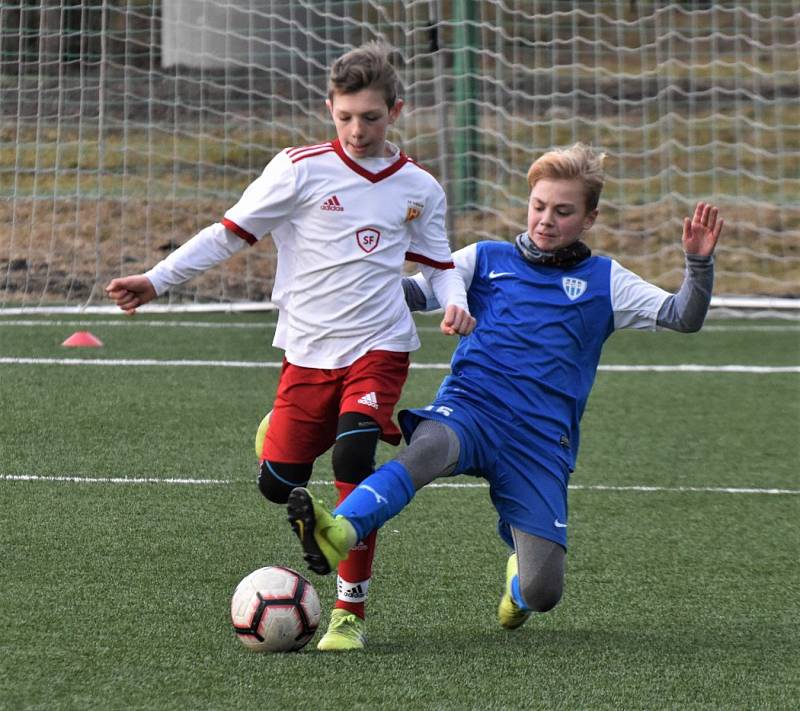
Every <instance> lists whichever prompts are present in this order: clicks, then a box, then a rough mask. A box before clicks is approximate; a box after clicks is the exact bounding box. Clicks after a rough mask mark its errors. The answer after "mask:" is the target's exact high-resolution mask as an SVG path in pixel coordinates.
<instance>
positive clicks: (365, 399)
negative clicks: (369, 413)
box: [358, 393, 379, 410]
mask: <svg viewBox="0 0 800 711" xmlns="http://www.w3.org/2000/svg"><path fill="white" fill-rule="evenodd" d="M358 402H359V404H360V405H366V406H367V407H371V408H373V409H375V410H377V409H378V407H379V405H378V398H377V397H376V396H375V393H367V394H366V395H364V396H362V397H360V398H358Z"/></svg>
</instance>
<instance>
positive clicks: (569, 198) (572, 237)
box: [528, 178, 597, 252]
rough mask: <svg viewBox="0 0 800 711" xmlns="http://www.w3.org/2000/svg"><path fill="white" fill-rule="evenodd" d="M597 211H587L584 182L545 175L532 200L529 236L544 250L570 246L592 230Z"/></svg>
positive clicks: (532, 191)
mask: <svg viewBox="0 0 800 711" xmlns="http://www.w3.org/2000/svg"><path fill="white" fill-rule="evenodd" d="M596 217H597V210H592V211H591V212H588V211H587V210H586V188H585V187H584V185H583V182H582V181H580V180H578V179H574V180H553V179H551V178H542V179H541V180H539V181H537V182H536V183H535V184H534V186H533V189H532V190H531V197H530V201H529V202H528V235H529V236H530V238H531V240H532V241H533V243H534V244H535V245H536V246H537V247H538V248H539V249H541V250H542V251H543V252H552V251H554V250H556V249H561V248H562V247H567V246H569V245H570V244H572V243H573V242H575V241H577V240H578V238H579V237H580V236H581V235H582V234H583V233H584V232H585V231H586V230H588V229H589V228H590V227H591V226H592V225H593V224H594V221H595V218H596Z"/></svg>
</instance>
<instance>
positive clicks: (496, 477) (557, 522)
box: [398, 388, 570, 549]
mask: <svg viewBox="0 0 800 711" xmlns="http://www.w3.org/2000/svg"><path fill="white" fill-rule="evenodd" d="M503 414H504V413H498V414H497V415H496V416H494V417H493V416H491V415H488V414H487V413H486V412H485V407H481V406H480V405H479V404H478V403H476V402H474V401H470V400H469V399H468V398H465V397H463V396H459V395H458V394H453V393H448V392H447V390H446V388H443V389H442V390H440V391H439V394H438V396H437V398H436V400H434V402H433V404H431V405H428V407H425V408H417V409H413V410H402V411H401V412H400V413H399V417H398V419H399V421H400V428H401V429H402V430H403V434H404V435H405V438H406V440H407V441H408V440H409V439H410V438H411V434H412V433H413V432H414V430H415V429H416V428H417V426H418V425H419V423H420V421H421V420H436V421H438V422H442V423H444V424H445V425H447V426H448V427H450V428H451V429H452V430H453V431H454V432H455V433H456V435H457V436H458V439H459V442H460V444H461V451H460V454H459V457H458V464H457V466H456V470H455V471H454V472H453V475H456V474H468V475H473V476H480V477H483V478H484V479H486V480H487V481H488V483H489V495H490V496H491V499H492V503H493V504H494V507H495V509H496V510H497V513H498V515H499V521H498V524H497V530H498V533H499V534H500V536H501V538H502V539H503V540H504V541H505V542H506V543H508V545H509V546H511V547H512V548H513V546H514V543H513V540H512V537H511V530H510V529H511V526H513V527H515V528H518V529H520V530H521V531H524V532H525V533H530V534H531V535H534V536H540V537H542V538H546V539H547V540H550V541H554V542H555V543H558V544H560V545H561V546H563V547H564V548H565V549H566V547H567V485H568V483H569V474H570V467H569V463H568V458H567V457H566V456H565V455H564V454H563V453H562V452H561V451H559V447H560V445H559V443H558V442H554V441H552V439H549V438H548V437H546V436H545V435H543V434H540V433H537V432H536V431H535V430H533V431H532V429H531V428H529V427H526V428H524V429H522V427H521V426H520V424H519V423H513V422H509V420H508V418H507V417H504V416H503Z"/></svg>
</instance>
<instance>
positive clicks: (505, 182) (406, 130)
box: [0, 0, 800, 307]
mask: <svg viewBox="0 0 800 711" xmlns="http://www.w3.org/2000/svg"><path fill="white" fill-rule="evenodd" d="M374 38H378V39H384V40H385V41H387V42H388V43H389V44H391V45H392V46H393V47H394V48H396V60H397V61H396V63H397V65H398V66H399V67H400V69H401V74H402V76H403V79H404V82H405V86H406V92H405V96H406V101H407V106H406V109H405V110H404V114H403V116H402V117H401V120H400V122H399V123H398V125H397V128H396V130H395V131H394V133H393V136H392V138H393V139H394V140H396V141H397V142H398V143H400V144H401V145H402V146H403V148H404V149H405V150H406V152H407V153H409V154H410V155H412V156H414V157H416V158H417V159H418V160H419V161H420V162H422V163H423V164H424V165H426V166H427V167H428V168H429V169H430V170H431V172H433V173H434V175H436V176H437V177H438V178H439V179H440V181H441V182H442V183H443V184H444V185H445V187H446V189H447V193H448V197H449V204H450V210H449V215H448V219H449V224H450V228H451V239H452V243H453V246H454V248H455V247H458V246H461V245H464V244H466V243H469V242H473V241H475V240H477V239H487V238H488V239H510V238H512V237H513V236H514V235H515V234H516V233H517V232H519V231H521V230H522V229H523V228H524V225H525V212H526V197H527V195H526V193H527V185H526V180H525V175H526V172H527V169H528V166H529V165H530V163H531V161H532V160H533V159H534V158H535V157H537V155H539V154H540V153H541V152H542V151H544V150H546V149H548V148H550V147H553V146H560V145H566V144H570V143H572V142H574V141H576V140H581V141H584V142H587V143H591V144H593V145H595V146H597V147H600V148H602V149H603V150H605V151H606V152H607V153H608V155H609V159H608V162H607V168H608V173H609V178H608V181H607V187H606V189H605V191H604V195H603V200H602V203H601V216H600V218H599V221H598V223H597V225H596V226H595V227H594V228H593V230H592V232H591V233H590V239H589V242H590V243H591V245H592V247H593V248H594V249H595V250H596V251H597V252H600V253H608V254H613V255H615V256H617V257H618V258H619V259H620V260H621V261H622V262H623V263H624V264H625V265H626V266H628V267H630V268H631V269H633V270H634V271H637V272H638V273H640V274H642V276H645V277H646V278H649V279H651V280H653V281H655V282H657V283H658V284H660V285H662V286H664V287H665V288H674V287H676V286H677V284H678V283H679V281H680V276H681V272H682V260H681V257H680V247H679V237H680V229H681V220H682V217H683V216H684V215H687V214H691V210H692V208H693V205H694V203H695V201H697V200H700V199H703V200H711V201H713V202H715V203H716V204H717V205H719V207H720V208H721V210H722V213H723V216H724V217H725V219H726V222H727V227H726V231H725V234H724V236H723V242H722V243H721V244H720V247H719V252H718V262H717V263H718V272H717V273H718V278H717V287H716V293H718V294H722V295H726V294H727V295H766V296H788V297H797V296H800V3H799V2H797V0H773V1H770V2H761V1H756V0H753V1H752V2H702V1H700V0H695V1H694V2H652V1H645V0H618V1H612V0H593V1H589V0H587V1H586V2H580V3H566V2H555V1H553V0H549V1H544V0H541V1H540V0H528V1H524V2H513V1H511V0H494V1H492V0H483V1H481V2H471V1H469V0H452V1H449V2H448V1H445V0H430V1H424V0H419V1H417V2H399V1H395V0H292V1H289V0H259V1H257V0H227V1H225V0H70V1H66V2H60V1H56V0H16V1H14V0H4V2H3V3H2V4H0V156H1V157H2V159H1V160H0V307H8V306H31V307H34V306H44V305H87V304H102V303H104V299H103V295H102V290H101V287H102V285H103V284H104V283H105V282H106V281H107V280H108V279H110V278H112V277H113V276H117V275H120V274H129V273H135V272H139V271H143V270H144V269H146V268H147V267H149V266H151V265H152V264H153V263H155V262H156V261H157V260H159V259H160V258H162V257H163V256H164V255H165V254H166V253H168V251H170V250H171V249H173V248H174V247H175V246H176V245H178V244H180V243H182V242H184V241H185V240H186V239H188V238H189V237H190V236H192V235H193V234H194V233H195V232H196V231H197V230H198V229H200V228H201V227H203V226H205V225H206V224H209V223H211V222H214V221H217V220H219V219H220V218H221V216H222V213H223V212H224V210H225V209H226V208H227V207H228V206H230V205H231V204H232V203H233V202H235V201H236V199H237V198H238V196H239V195H240V193H241V191H242V190H243V189H244V188H245V187H246V185H247V184H248V183H249V182H250V181H251V180H252V179H253V178H255V177H256V176H257V175H258V173H260V171H261V170H262V168H263V166H264V165H265V164H266V162H267V161H268V160H269V159H270V158H271V157H272V156H273V155H274V154H275V153H276V152H278V151H279V150H280V149H282V148H284V147H286V146H288V145H303V144H308V143H316V142H319V141H321V140H327V139H329V138H332V137H333V130H332V126H331V125H330V122H329V117H328V116H327V115H326V112H325V108H324V99H325V98H326V92H325V84H326V68H327V66H328V65H329V64H330V62H331V61H332V60H333V59H334V58H336V57H337V56H338V55H340V54H341V53H342V52H344V51H346V50H347V49H349V48H351V47H353V46H357V45H360V44H362V43H363V42H365V41H367V40H370V39H374ZM273 260H274V250H273V249H272V245H271V243H270V241H269V240H266V241H265V242H264V243H262V244H260V245H258V246H256V247H254V248H251V249H248V250H246V251H245V253H244V254H242V255H237V257H236V258H235V259H233V260H231V261H230V262H229V263H227V264H226V265H224V266H222V267H219V268H217V269H216V270H213V271H212V272H210V273H208V274H206V275H204V276H203V277H202V278H199V279H196V280H194V281H192V282H189V283H188V284H186V285H184V286H183V287H181V288H179V289H175V290H173V292H172V293H171V294H170V296H169V300H170V301H171V302H172V303H179V302H180V303H220V302H238V301H255V302H259V301H264V300H268V299H269V295H270V291H271V285H272V275H273V270H274V263H273Z"/></svg>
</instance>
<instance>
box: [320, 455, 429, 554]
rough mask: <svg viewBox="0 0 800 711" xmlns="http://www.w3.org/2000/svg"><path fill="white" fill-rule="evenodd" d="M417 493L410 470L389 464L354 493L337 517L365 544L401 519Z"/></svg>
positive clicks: (342, 506)
mask: <svg viewBox="0 0 800 711" xmlns="http://www.w3.org/2000/svg"><path fill="white" fill-rule="evenodd" d="M415 493H416V491H415V490H414V484H413V483H412V481H411V475H410V474H409V473H408V470H407V469H406V468H405V467H404V466H403V465H402V464H400V463H399V462H387V463H386V464H384V465H383V466H381V467H379V468H378V469H376V470H375V472H374V473H373V474H370V475H369V476H368V477H367V478H366V479H364V481H362V482H361V483H360V484H359V485H358V486H357V487H356V488H355V489H353V491H352V492H351V493H350V495H349V496H348V497H347V498H346V499H345V500H344V501H342V503H340V504H339V505H338V506H337V507H336V508H335V509H334V510H333V514H334V516H338V515H342V516H344V517H345V518H346V519H347V520H348V521H350V523H352V524H353V528H355V529H356V533H357V534H358V540H359V541H362V540H364V538H365V537H366V536H368V535H369V534H370V533H371V532H372V531H373V530H375V529H376V528H380V527H381V526H383V524H384V523H386V522H387V521H388V520H389V519H390V518H392V516H397V514H399V513H400V512H401V511H402V510H403V509H404V508H405V507H406V505H407V504H408V502H409V501H411V499H412V498H413V497H414V494H415Z"/></svg>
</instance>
